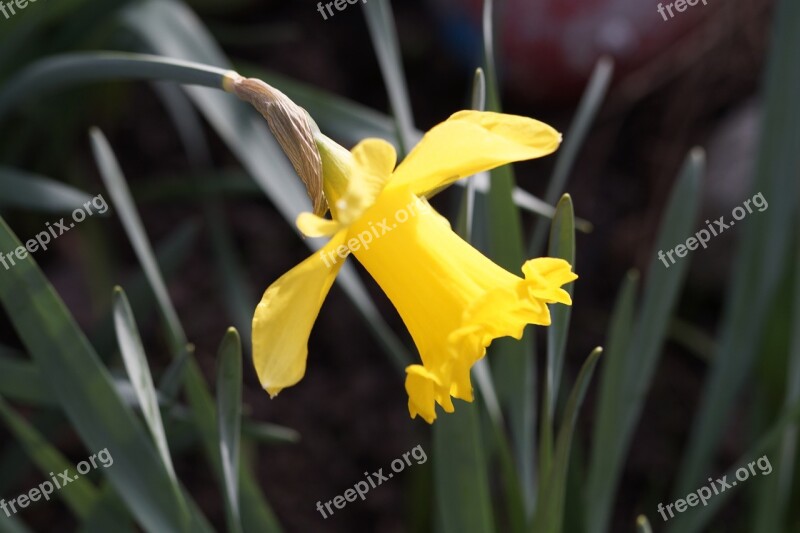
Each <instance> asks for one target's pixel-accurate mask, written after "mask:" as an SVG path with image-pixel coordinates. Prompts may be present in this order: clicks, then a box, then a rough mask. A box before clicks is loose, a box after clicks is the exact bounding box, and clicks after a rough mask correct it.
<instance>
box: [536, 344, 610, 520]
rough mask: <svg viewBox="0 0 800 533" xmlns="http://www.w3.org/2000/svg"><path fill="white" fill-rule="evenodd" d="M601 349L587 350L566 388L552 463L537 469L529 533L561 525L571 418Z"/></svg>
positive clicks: (575, 414) (576, 413)
mask: <svg viewBox="0 0 800 533" xmlns="http://www.w3.org/2000/svg"><path fill="white" fill-rule="evenodd" d="M601 353H603V349H602V348H600V347H598V348H595V349H594V350H593V351H592V353H591V354H589V357H588V358H587V359H586V362H584V363H583V366H582V367H581V371H580V373H579V374H578V377H577V379H576V380H575V385H574V386H573V387H572V392H570V395H569V399H568V400H567V404H566V407H565V409H564V417H563V419H562V420H561V428H560V429H559V431H558V438H557V439H556V445H555V454H554V456H553V462H552V465H551V466H550V468H548V469H547V470H546V471H542V472H541V479H542V485H541V487H540V489H539V501H538V502H537V505H536V516H535V517H534V520H533V523H532V527H531V532H532V533H561V531H562V529H563V525H564V495H565V494H566V491H567V474H568V469H569V458H570V451H571V449H572V436H573V433H574V432H575V422H576V421H577V419H578V412H579V411H580V408H581V405H582V404H583V399H584V397H585V396H586V390H587V389H588V388H589V383H590V382H591V380H592V375H593V374H594V369H595V366H597V361H598V359H600V354H601Z"/></svg>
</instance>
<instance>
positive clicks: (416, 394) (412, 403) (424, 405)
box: [406, 365, 441, 424]
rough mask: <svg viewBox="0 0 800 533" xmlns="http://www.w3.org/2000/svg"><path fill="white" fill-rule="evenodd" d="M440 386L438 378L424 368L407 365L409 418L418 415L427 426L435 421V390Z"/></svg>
mask: <svg viewBox="0 0 800 533" xmlns="http://www.w3.org/2000/svg"><path fill="white" fill-rule="evenodd" d="M440 386H441V384H440V383H439V378H438V377H437V376H436V375H435V374H433V373H432V372H430V371H429V370H428V369H426V368H425V367H424V366H422V365H409V366H408V367H407V368H406V392H407V393H408V412H409V414H410V415H411V418H416V417H417V415H419V416H421V417H422V418H423V419H424V420H425V421H426V422H427V423H428V424H433V421H434V420H436V405H435V399H436V391H435V389H436V388H437V387H440Z"/></svg>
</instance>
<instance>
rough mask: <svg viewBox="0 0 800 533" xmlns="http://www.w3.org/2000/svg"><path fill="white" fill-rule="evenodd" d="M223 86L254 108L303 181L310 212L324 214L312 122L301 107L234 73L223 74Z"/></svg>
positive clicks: (319, 159)
mask: <svg viewBox="0 0 800 533" xmlns="http://www.w3.org/2000/svg"><path fill="white" fill-rule="evenodd" d="M223 86H224V88H225V90H226V91H228V92H230V93H233V94H235V95H236V96H238V97H239V98H241V99H242V100H244V101H245V102H248V103H250V104H251V105H252V106H253V107H255V108H256V109H257V110H258V112H259V113H261V115H263V116H264V118H266V119H267V124H268V125H269V129H270V130H271V131H272V134H273V135H274V136H275V138H276V139H277V140H278V143H280V145H281V148H283V151H284V153H285V154H286V156H287V157H288V158H289V161H291V162H292V166H294V169H295V171H297V174H298V175H299V176H300V179H301V180H303V183H304V184H305V186H306V190H307V191H308V196H309V197H310V198H311V202H312V203H313V205H314V213H315V214H317V215H320V216H322V215H324V214H325V212H326V211H327V210H328V204H327V202H326V200H325V196H324V194H323V192H322V159H321V157H320V154H319V151H318V150H317V145H316V142H315V141H314V129H315V128H316V125H315V124H314V123H313V121H312V120H311V117H309V116H308V113H307V112H306V111H305V109H303V108H302V107H300V106H298V105H297V104H295V103H294V102H292V100H291V99H289V97H288V96H286V95H285V94H283V93H282V92H280V91H279V90H278V89H276V88H274V87H272V86H271V85H269V84H267V83H265V82H263V81H261V80H259V79H256V78H245V77H243V76H240V75H239V74H237V73H236V72H230V73H228V74H227V75H226V76H225V80H224V84H223Z"/></svg>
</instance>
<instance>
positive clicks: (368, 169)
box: [317, 135, 397, 225]
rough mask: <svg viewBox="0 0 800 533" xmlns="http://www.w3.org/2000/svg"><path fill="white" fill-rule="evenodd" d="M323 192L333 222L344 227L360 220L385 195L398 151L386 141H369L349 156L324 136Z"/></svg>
mask: <svg viewBox="0 0 800 533" xmlns="http://www.w3.org/2000/svg"><path fill="white" fill-rule="evenodd" d="M317 146H318V148H319V150H320V154H321V156H322V168H323V189H324V190H325V196H326V198H327V200H328V205H329V206H330V209H331V214H332V215H333V218H334V219H335V220H337V221H339V222H341V223H342V224H344V225H348V224H351V223H353V222H354V221H355V220H357V219H358V218H359V217H360V216H361V215H362V214H363V213H364V211H366V210H367V209H369V208H370V207H371V206H372V205H373V204H374V203H375V200H376V199H377V198H378V195H380V193H381V191H383V189H384V187H385V186H386V184H387V183H388V182H389V178H390V177H391V175H392V170H393V169H394V165H395V163H396V162H397V154H396V153H395V151H394V147H393V146H392V145H391V144H389V143H388V142H386V141H384V140H382V139H365V140H363V141H361V142H360V143H359V144H358V145H357V146H356V147H355V148H353V150H352V152H348V151H347V150H345V149H344V148H342V147H341V146H339V145H338V144H336V143H335V142H334V141H332V140H331V139H329V138H327V137H325V136H324V135H320V136H319V137H318V138H317Z"/></svg>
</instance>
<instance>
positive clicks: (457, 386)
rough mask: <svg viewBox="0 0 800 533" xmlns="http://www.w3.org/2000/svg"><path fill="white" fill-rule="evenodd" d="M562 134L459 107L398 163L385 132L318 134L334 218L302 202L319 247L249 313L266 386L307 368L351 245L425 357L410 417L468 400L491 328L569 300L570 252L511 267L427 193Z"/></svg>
mask: <svg viewBox="0 0 800 533" xmlns="http://www.w3.org/2000/svg"><path fill="white" fill-rule="evenodd" d="M560 140H561V136H560V134H559V133H558V132H556V131H555V130H554V129H553V128H551V127H550V126H548V125H547V124H544V123H542V122H538V121H536V120H533V119H529V118H525V117H520V116H515V115H507V114H501V113H489V112H477V111H460V112H458V113H455V114H454V115H452V116H451V117H450V118H449V119H448V120H446V121H445V122H443V123H441V124H438V125H437V126H435V127H434V128H433V129H432V130H430V131H429V132H428V133H427V134H426V135H425V136H424V137H423V139H422V140H421V141H420V142H419V144H418V145H417V146H416V147H415V148H414V149H413V150H412V151H411V153H409V154H408V156H407V157H406V158H405V160H404V161H403V162H402V163H401V164H400V165H398V166H397V168H395V163H396V154H395V150H394V148H393V147H392V145H390V144H389V143H387V142H386V141H383V140H379V139H366V140H364V141H362V142H361V143H359V144H358V145H357V146H356V147H355V148H353V150H352V151H347V150H346V149H344V148H342V147H341V146H339V145H338V144H336V143H335V142H333V141H332V140H330V139H328V138H327V137H325V136H324V135H321V134H316V143H317V147H318V149H319V152H320V154H321V157H322V167H323V191H324V194H325V198H326V200H327V202H328V205H329V207H330V211H331V218H330V219H326V218H321V217H319V216H316V215H314V214H312V213H303V214H301V215H300V216H299V217H298V219H297V225H298V227H299V229H300V231H301V232H302V233H303V234H305V235H307V236H309V237H320V236H330V241H329V242H328V243H327V244H326V245H325V246H324V247H323V248H322V249H321V250H320V251H318V252H317V253H315V254H313V255H312V256H311V257H309V258H308V259H306V260H305V261H303V262H302V263H300V264H299V265H298V266H296V267H295V268H293V269H292V270H290V271H289V272H287V273H286V274H284V275H283V276H282V277H281V278H280V279H278V280H277V281H276V282H275V283H273V284H272V285H271V286H270V287H269V288H268V289H267V290H266V292H265V293H264V296H263V298H262V299H261V303H259V304H258V307H257V308H256V311H255V316H254V317H253V359H254V363H255V367H256V370H257V373H258V376H259V379H260V381H261V384H262V386H263V387H264V388H265V389H266V390H267V392H268V393H269V394H270V395H271V396H273V397H274V396H275V395H276V394H278V392H280V391H281V390H282V389H284V388H286V387H289V386H292V385H294V384H296V383H297V382H298V381H300V379H301V378H302V377H303V375H304V374H305V370H306V358H307V355H308V337H309V335H310V333H311V328H312V326H313V324H314V321H315V320H316V317H317V315H318V314H319V310H320V307H321V306H322V302H323V300H324V299H325V296H326V295H327V293H328V290H329V289H330V287H331V285H332V284H333V281H334V279H335V277H336V274H337V272H338V271H339V269H340V268H341V266H342V264H344V258H345V257H347V255H349V254H350V253H352V254H353V255H355V257H356V258H357V259H358V260H359V262H361V264H362V265H363V266H364V267H365V268H366V270H367V271H368V272H369V273H370V275H371V276H372V277H373V278H374V279H375V281H376V282H377V283H378V284H379V285H380V287H381V288H382V289H383V291H384V292H385V293H386V295H387V296H388V297H389V299H390V300H391V301H392V303H393V304H394V306H395V308H396V309H397V311H398V312H399V313H400V316H401V317H402V319H403V321H404V323H405V325H406V326H407V327H408V330H409V332H410V333H411V336H412V338H413V340H414V342H415V344H416V346H417V348H418V350H419V354H420V358H421V360H422V364H412V365H410V366H409V367H408V368H407V369H406V381H405V387H406V391H407V392H408V409H409V412H410V414H411V417H412V418H414V417H416V416H417V415H420V416H421V417H422V418H424V419H425V420H426V421H427V422H428V423H432V422H433V421H434V419H435V418H436V408H435V404H437V403H438V404H439V405H440V406H441V407H442V408H443V409H444V410H445V411H446V412H452V411H453V409H454V408H453V402H452V398H459V399H462V400H466V401H472V385H471V383H470V376H469V374H470V369H471V368H472V365H474V364H475V362H476V361H478V360H479V359H481V358H482V357H483V356H484V354H485V353H486V348H487V346H489V344H490V343H491V342H492V340H494V339H496V338H498V337H505V336H510V337H514V338H516V339H519V338H521V337H522V332H523V329H524V328H525V326H526V325H527V324H539V325H549V324H550V312H549V310H548V307H547V304H552V303H562V304H566V305H571V303H572V302H571V299H570V296H569V294H568V293H567V292H566V291H565V290H563V289H562V288H561V286H562V285H564V284H565V283H569V282H571V281H573V280H575V279H576V278H577V276H576V275H575V274H574V273H573V272H572V268H571V266H570V264H569V263H567V262H566V261H564V260H561V259H554V258H548V257H544V258H538V259H533V260H530V261H527V262H526V263H525V264H524V265H522V274H523V277H520V276H518V275H514V274H512V273H510V272H508V271H506V270H504V269H503V268H501V267H500V266H498V265H497V264H495V263H493V262H492V261H491V260H490V259H488V258H487V257H485V256H484V255H482V254H481V253H480V252H479V251H478V250H476V249H475V248H473V247H472V246H470V245H469V244H468V243H467V242H465V241H464V240H462V239H461V238H460V237H459V236H458V235H456V233H454V232H453V231H452V229H451V228H450V225H449V223H448V222H447V220H446V219H445V218H444V217H442V216H441V215H439V214H438V213H437V212H436V211H434V210H433V209H432V208H431V207H430V206H429V205H428V203H427V200H426V199H425V195H426V194H427V193H429V192H431V191H435V190H437V189H440V188H442V187H443V186H446V185H448V184H450V183H452V182H455V181H456V180H459V179H461V178H464V177H467V176H470V175H472V174H476V173H478V172H483V171H486V170H490V169H492V168H495V167H498V166H500V165H504V164H506V163H511V162H514V161H522V160H526V159H532V158H536V157H542V156H545V155H547V154H550V153H551V152H553V151H554V150H555V149H556V148H557V147H558V145H559V143H560Z"/></svg>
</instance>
